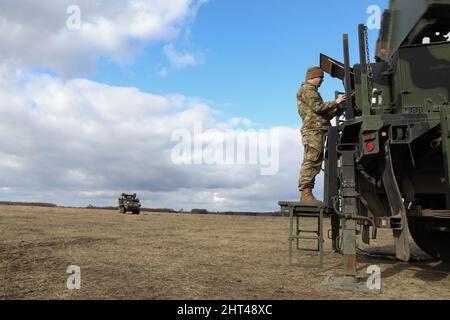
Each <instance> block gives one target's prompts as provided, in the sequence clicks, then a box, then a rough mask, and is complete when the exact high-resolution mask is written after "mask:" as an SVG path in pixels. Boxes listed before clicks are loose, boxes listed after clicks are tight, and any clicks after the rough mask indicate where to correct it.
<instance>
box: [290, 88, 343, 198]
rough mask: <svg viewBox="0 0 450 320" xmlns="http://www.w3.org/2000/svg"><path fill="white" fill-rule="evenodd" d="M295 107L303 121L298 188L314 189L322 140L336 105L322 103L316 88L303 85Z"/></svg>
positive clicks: (335, 110)
mask: <svg viewBox="0 0 450 320" xmlns="http://www.w3.org/2000/svg"><path fill="white" fill-rule="evenodd" d="M297 105H298V112H299V114H300V117H301V118H302V120H303V127H302V129H301V133H302V143H303V146H304V159H303V164H302V168H301V170H300V179H299V182H298V188H299V190H300V192H302V191H303V190H305V189H314V185H315V179H316V176H317V175H318V174H319V173H320V169H321V167H322V162H323V149H324V145H323V140H324V137H325V134H326V133H327V131H328V127H329V126H330V125H331V123H330V120H331V119H333V118H334V117H335V116H336V115H337V110H338V105H337V103H336V102H335V101H332V102H323V99H322V97H321V95H320V93H319V91H318V88H317V87H316V86H314V85H312V84H309V83H303V84H302V85H301V87H300V89H299V91H298V93H297Z"/></svg>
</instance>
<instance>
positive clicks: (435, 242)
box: [280, 0, 450, 277]
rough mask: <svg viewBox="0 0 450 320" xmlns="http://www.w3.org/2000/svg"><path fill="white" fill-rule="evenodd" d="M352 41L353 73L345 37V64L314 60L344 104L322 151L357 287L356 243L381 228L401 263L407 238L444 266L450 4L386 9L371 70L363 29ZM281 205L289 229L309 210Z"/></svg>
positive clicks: (341, 244) (337, 242)
mask: <svg viewBox="0 0 450 320" xmlns="http://www.w3.org/2000/svg"><path fill="white" fill-rule="evenodd" d="M358 33H359V58H360V59H359V61H358V62H359V63H357V64H354V65H353V66H352V65H351V63H350V50H349V38H348V35H347V34H345V35H344V37H343V47H344V50H343V53H344V62H343V63H341V62H339V61H337V60H335V59H332V58H330V57H328V56H326V55H324V54H321V56H320V65H321V68H322V69H323V70H324V71H325V72H327V73H328V74H330V75H331V76H332V77H335V78H338V79H341V80H342V81H343V82H344V87H345V94H346V95H347V97H349V98H348V100H347V104H346V106H345V108H343V110H341V111H342V116H341V117H340V118H339V119H337V124H336V126H333V127H331V128H330V129H329V132H328V136H327V141H326V150H325V153H326V154H325V159H326V161H325V192H324V206H325V207H326V211H327V212H328V213H330V214H331V221H332V230H331V235H330V236H331V238H332V239H333V247H334V249H335V250H337V251H340V252H341V253H342V254H343V259H344V271H345V275H346V276H347V277H351V276H353V277H356V253H357V248H356V237H357V235H361V236H362V241H363V242H364V243H366V244H370V240H371V239H375V238H376V237H377V230H378V229H382V228H386V229H391V230H392V232H393V240H394V241H393V242H394V243H395V252H396V253H395V256H396V258H397V259H398V260H401V261H409V260H410V259H411V253H410V245H409V244H410V242H409V234H410V235H411V236H412V238H413V240H414V241H415V243H416V244H417V245H418V246H419V247H420V248H421V249H423V251H425V252H426V253H428V254H429V255H430V256H432V257H434V258H436V259H440V260H443V261H450V177H449V169H450V105H449V99H450V42H449V40H450V37H449V36H450V0H391V1H390V7H389V9H387V10H386V11H385V12H384V14H383V18H382V24H381V30H380V35H379V39H378V42H377V47H376V50H375V51H376V53H375V61H371V59H370V53H369V52H370V51H369V41H368V30H367V27H366V26H365V25H362V24H361V25H359V28H358ZM339 94H343V93H336V96H338V95H339ZM280 205H281V207H282V209H284V211H285V212H286V210H289V207H291V209H290V210H291V226H292V215H293V214H292V212H295V210H300V211H301V210H305V209H304V208H303V209H302V207H301V206H300V204H298V203H286V202H280ZM292 207H295V208H296V209H292ZM301 213H302V212H300V214H301ZM291 228H292V227H291ZM298 239H299V237H294V236H292V237H291V238H290V241H295V240H296V241H298Z"/></svg>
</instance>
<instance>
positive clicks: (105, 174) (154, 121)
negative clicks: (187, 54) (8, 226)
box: [0, 67, 301, 210]
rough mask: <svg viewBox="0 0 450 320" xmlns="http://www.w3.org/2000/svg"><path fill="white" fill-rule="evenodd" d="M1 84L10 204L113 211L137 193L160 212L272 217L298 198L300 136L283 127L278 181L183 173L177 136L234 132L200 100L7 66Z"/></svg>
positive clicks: (252, 172)
mask: <svg viewBox="0 0 450 320" xmlns="http://www.w3.org/2000/svg"><path fill="white" fill-rule="evenodd" d="M0 81H1V82H2V84H1V86H0V117H1V118H2V119H8V121H2V122H1V123H0V135H1V136H3V137H8V138H7V139H1V140H0V150H1V153H0V198H1V200H27V201H44V202H53V203H58V204H62V205H87V204H88V203H92V204H95V205H114V204H115V202H116V198H117V196H118V195H119V194H120V193H121V192H138V193H139V195H140V197H141V198H142V200H143V201H144V204H145V205H147V206H152V207H155V206H156V207H170V208H175V209H179V208H185V209H189V208H194V207H202V208H207V209H210V210H228V209H232V210H271V209H276V203H277V201H278V200H281V199H292V198H296V197H297V195H296V194H297V192H296V184H297V177H296V175H297V171H298V167H299V161H300V157H301V155H300V152H301V149H300V139H299V133H298V130H297V129H291V128H279V130H280V150H281V152H282V157H281V160H280V161H281V163H280V172H279V174H278V175H276V176H270V177H263V176H261V174H260V169H261V168H260V166H258V165H210V166H208V165H182V166H177V165H175V164H173V163H172V161H171V151H172V148H173V147H174V145H175V143H174V142H173V141H171V135H172V133H173V132H174V130H176V129H180V128H184V129H186V130H190V131H192V130H193V127H192V124H193V122H194V121H200V122H201V123H202V124H203V126H204V128H205V130H206V129H211V128H218V129H221V130H225V129H227V130H234V129H233V127H232V126H229V127H228V128H220V127H219V126H220V124H221V123H220V122H219V121H218V117H217V116H218V115H220V114H219V113H217V112H216V111H215V110H214V109H212V108H211V107H210V106H209V105H207V104H205V103H204V102H202V101H200V100H199V99H192V98H187V97H184V96H180V95H176V96H158V95H153V94H149V93H144V92H141V91H139V90H138V89H136V88H122V87H113V86H108V85H104V84H100V83H97V82H93V81H88V80H83V79H74V80H70V81H65V82H64V81H61V80H60V79H58V78H57V77H53V76H49V75H37V74H30V73H24V72H18V71H14V70H11V69H8V68H4V67H3V68H0ZM230 122H231V124H236V123H241V122H242V121H230ZM244 122H246V121H244ZM247 124H249V123H247Z"/></svg>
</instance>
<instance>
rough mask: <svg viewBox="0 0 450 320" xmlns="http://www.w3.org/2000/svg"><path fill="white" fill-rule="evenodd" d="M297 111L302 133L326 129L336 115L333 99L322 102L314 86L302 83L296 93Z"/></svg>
mask: <svg viewBox="0 0 450 320" xmlns="http://www.w3.org/2000/svg"><path fill="white" fill-rule="evenodd" d="M297 106H298V113H299V114H300V117H301V118H302V120H303V127H302V135H308V134H311V132H314V131H327V130H328V127H329V126H330V125H331V123H330V120H331V119H333V118H334V117H335V116H336V115H337V112H338V111H337V109H338V108H337V106H338V105H337V104H336V102H335V101H330V102H324V101H323V99H322V96H321V95H320V93H319V91H318V89H317V87H316V86H314V85H312V84H309V83H303V84H302V85H301V87H300V89H299V90H298V93H297Z"/></svg>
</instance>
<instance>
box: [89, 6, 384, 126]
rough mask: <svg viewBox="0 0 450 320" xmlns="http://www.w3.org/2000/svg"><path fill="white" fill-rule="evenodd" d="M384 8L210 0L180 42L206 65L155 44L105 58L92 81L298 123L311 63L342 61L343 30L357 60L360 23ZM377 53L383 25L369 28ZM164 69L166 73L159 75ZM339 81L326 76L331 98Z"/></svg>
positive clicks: (325, 91) (271, 122)
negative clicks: (175, 61) (182, 63)
mask: <svg viewBox="0 0 450 320" xmlns="http://www.w3.org/2000/svg"><path fill="white" fill-rule="evenodd" d="M370 5H378V6H380V8H382V9H385V8H386V7H387V5H388V1H387V0H376V1H375V0H349V1H345V3H342V2H334V1H328V0H327V1H325V0H318V1H314V2H306V1H298V0H296V1H256V0H246V1H237V0H212V1H210V2H208V3H207V4H206V5H204V6H202V7H201V8H200V10H199V12H198V14H197V17H196V19H195V22H194V23H193V24H192V26H191V27H190V28H189V30H188V31H187V32H185V33H184V34H183V35H182V36H181V37H180V38H179V39H178V41H177V42H176V43H175V46H176V48H177V50H179V51H182V52H194V53H195V54H196V55H198V56H200V57H201V59H202V60H203V63H201V64H200V65H196V66H193V67H187V68H184V69H174V68H172V69H171V68H170V65H169V64H168V62H167V59H166V58H165V56H164V55H163V54H162V47H163V46H164V44H165V43H163V42H161V43H157V44H154V45H152V46H150V47H148V48H145V49H144V50H143V52H141V53H140V54H138V55H137V57H136V60H135V61H134V62H133V63H132V64H128V65H125V66H123V65H122V66H118V65H117V64H115V63H113V62H108V60H106V59H105V60H103V61H102V62H100V63H99V67H98V69H97V71H96V72H95V73H94V74H91V75H90V77H89V78H90V79H92V80H95V81H99V82H102V83H108V84H111V85H117V86H135V87H137V88H139V89H141V90H142V91H145V92H153V93H157V94H162V95H166V94H173V93H181V94H183V95H186V96H190V97H200V98H201V99H203V100H206V101H209V102H210V103H211V104H212V106H213V107H214V108H215V109H218V110H220V111H222V112H223V113H224V116H225V117H236V116H238V117H244V118H249V119H251V120H252V121H254V122H255V123H256V124H260V125H262V126H263V127H271V126H298V125H299V119H298V115H297V112H296V100H295V93H296V91H297V88H298V86H299V84H300V83H301V82H302V81H303V78H304V74H305V70H306V68H307V67H308V66H313V65H317V64H318V63H319V62H318V60H319V54H320V53H321V52H322V53H325V54H327V55H329V56H331V57H334V58H336V59H337V60H340V61H342V60H343V58H342V35H343V34H344V33H349V36H350V44H351V54H352V63H356V62H357V59H358V55H357V52H358V48H357V41H358V39H357V25H358V24H359V23H366V21H367V19H368V18H369V14H368V13H367V8H368V7H369V6H370ZM369 36H370V45H371V55H372V58H373V53H374V47H375V41H376V39H377V37H378V30H371V31H370V33H369ZM161 68H167V69H170V70H169V74H168V75H167V76H165V77H163V76H161V75H160V74H159V70H160V69H161ZM335 89H339V90H342V84H341V82H340V81H336V80H334V79H331V78H330V77H327V79H326V82H325V83H324V85H323V87H322V89H321V91H322V95H323V97H324V99H332V98H333V97H334V90H335Z"/></svg>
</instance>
